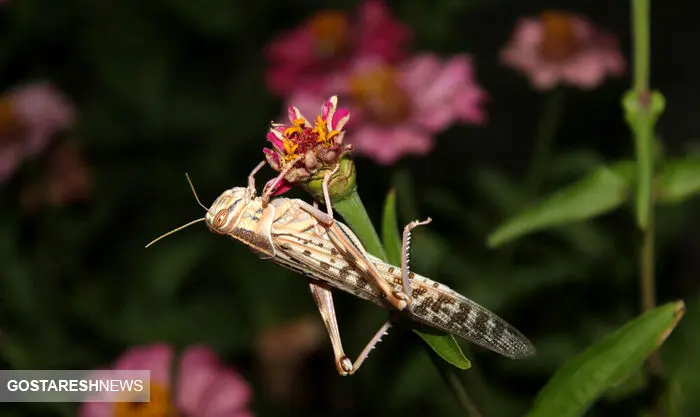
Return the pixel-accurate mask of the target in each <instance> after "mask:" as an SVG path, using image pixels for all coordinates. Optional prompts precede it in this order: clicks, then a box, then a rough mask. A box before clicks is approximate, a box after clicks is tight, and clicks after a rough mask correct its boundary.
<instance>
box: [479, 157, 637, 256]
mask: <svg viewBox="0 0 700 417" xmlns="http://www.w3.org/2000/svg"><path fill="white" fill-rule="evenodd" d="M633 167H634V165H633V163H632V162H630V161H621V162H618V163H616V164H615V165H612V166H603V167H600V168H598V169H596V170H595V171H593V172H591V173H590V174H588V175H587V176H585V177H584V178H582V179H581V180H579V181H577V182H576V183H574V184H571V185H569V186H567V187H564V188H563V189H561V190H559V191H558V192H556V193H554V194H553V195H551V196H549V197H546V198H545V199H544V200H541V201H539V202H537V203H534V205H532V206H530V207H529V208H526V209H525V210H524V211H522V212H521V213H520V214H518V215H516V216H515V217H513V218H511V219H509V220H507V221H506V222H505V223H503V224H501V225H500V226H499V227H497V228H496V230H495V231H493V232H492V233H491V234H490V235H489V236H488V245H489V246H490V247H497V246H500V245H503V244H504V243H507V242H510V241H512V240H515V239H517V238H518V237H521V236H523V235H526V234H529V233H533V232H536V231H539V230H543V229H547V228H551V227H555V226H559V225H562V224H566V223H572V222H578V221H583V220H586V219H589V218H591V217H595V216H599V215H601V214H604V213H606V212H609V211H611V210H613V209H615V208H617V207H619V206H620V205H621V204H622V203H623V202H624V201H625V200H626V199H627V196H628V194H629V189H630V182H629V178H630V177H631V176H632V174H631V172H632V171H633Z"/></svg>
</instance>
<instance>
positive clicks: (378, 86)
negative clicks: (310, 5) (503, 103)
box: [291, 53, 487, 165]
mask: <svg viewBox="0 0 700 417" xmlns="http://www.w3.org/2000/svg"><path fill="white" fill-rule="evenodd" d="M326 88H327V89H328V90H329V91H339V92H341V94H343V95H344V96H347V97H348V99H349V103H350V109H351V112H352V114H353V121H352V123H351V124H350V125H349V126H348V129H349V130H348V142H349V143H350V144H351V145H352V146H353V151H354V152H355V153H358V154H363V155H365V156H368V157H370V158H372V159H374V160H375V161H376V162H378V163H380V164H383V165H390V164H393V163H395V162H396V161H397V160H399V159H400V158H402V157H404V156H406V155H425V154H427V153H428V152H430V151H431V150H432V148H433V146H434V144H435V143H434V142H435V140H434V137H435V135H436V134H437V133H439V132H442V131H443V130H445V129H447V128H448V127H450V126H451V125H452V124H454V123H457V122H462V123H471V124H482V123H484V122H485V121H486V113H485V112H484V110H483V109H482V105H483V103H484V101H485V100H486V99H487V94H486V92H485V91H484V90H483V89H482V88H481V87H480V86H479V85H478V84H477V83H476V81H475V80H474V74H473V69H472V63H471V58H470V57H469V56H467V55H456V56H453V57H451V58H448V59H446V60H443V59H441V58H440V57H438V56H436V55H434V54H430V53H424V54H419V55H416V56H414V57H412V58H410V59H408V60H407V61H405V62H403V63H402V64H401V65H399V66H392V65H389V64H388V63H386V62H384V61H381V60H377V59H361V60H358V61H356V62H355V65H354V66H353V67H352V68H351V69H350V71H348V72H346V73H344V74H339V75H337V76H335V77H334V78H332V79H331V80H329V82H328V85H327V87H326ZM311 97H313V95H312V93H309V92H308V91H303V90H301V91H298V92H297V93H296V94H295V95H293V96H292V97H291V100H294V102H295V103H299V105H300V107H302V106H303V107H302V108H305V107H306V106H307V103H308V102H309V101H310V100H311Z"/></svg>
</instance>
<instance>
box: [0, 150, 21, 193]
mask: <svg viewBox="0 0 700 417" xmlns="http://www.w3.org/2000/svg"><path fill="white" fill-rule="evenodd" d="M23 158H24V151H23V148H22V144H21V143H19V142H10V143H9V144H7V145H4V146H3V147H2V149H1V150H0V184H2V183H3V182H5V181H6V180H7V179H8V178H10V176H11V175H12V174H13V173H14V172H15V170H16V169H17V167H18V166H19V165H20V163H21V162H22V159H23Z"/></svg>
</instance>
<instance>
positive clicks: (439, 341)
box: [413, 329, 472, 370]
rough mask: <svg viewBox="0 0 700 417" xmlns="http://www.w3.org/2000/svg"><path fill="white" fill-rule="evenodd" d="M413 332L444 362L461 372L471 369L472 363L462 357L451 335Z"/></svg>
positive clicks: (462, 354)
mask: <svg viewBox="0 0 700 417" xmlns="http://www.w3.org/2000/svg"><path fill="white" fill-rule="evenodd" d="M413 332H414V333H416V334H417V335H418V336H420V338H421V339H423V340H424V341H425V343H427V344H428V345H429V346H430V347H431V348H432V349H433V350H434V351H435V353H437V354H438V356H440V357H441V358H442V359H444V360H445V361H446V362H448V363H450V364H451V365H453V366H456V367H457V368H459V369H462V370H467V369H469V368H471V366H472V363H471V362H470V361H469V359H467V357H466V356H464V352H462V348H460V347H459V343H457V341H456V340H455V338H454V337H452V335H439V334H432V333H423V332H420V331H418V330H415V329H414V330H413Z"/></svg>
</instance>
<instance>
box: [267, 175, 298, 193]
mask: <svg viewBox="0 0 700 417" xmlns="http://www.w3.org/2000/svg"><path fill="white" fill-rule="evenodd" d="M274 180H275V179H274V178H273V179H271V180H270V181H268V182H267V184H265V187H267V186H271V185H272V182H273V181H274ZM291 189H292V184H291V183H290V182H289V181H287V180H285V179H284V178H282V180H280V182H279V183H277V189H276V190H275V191H274V192H273V193H272V194H271V195H272V196H273V197H274V196H276V195H282V194H284V193H286V192H287V191H289V190H291Z"/></svg>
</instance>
